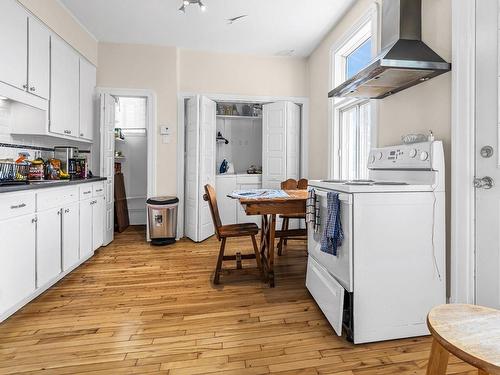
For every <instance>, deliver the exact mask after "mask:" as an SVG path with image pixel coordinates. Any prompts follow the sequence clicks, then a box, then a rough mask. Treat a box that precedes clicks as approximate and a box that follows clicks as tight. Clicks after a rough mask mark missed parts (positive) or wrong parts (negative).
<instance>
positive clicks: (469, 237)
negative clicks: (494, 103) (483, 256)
mask: <svg viewBox="0 0 500 375" xmlns="http://www.w3.org/2000/svg"><path fill="white" fill-rule="evenodd" d="M476 1H477V0H474V1H471V0H453V1H452V4H451V7H452V66H453V69H452V114H451V118H452V120H451V161H452V162H451V163H452V164H451V254H450V258H451V259H450V302H451V303H475V300H476V296H475V285H476V280H475V267H476V262H475V227H474V225H475V214H476V213H475V188H474V187H473V184H472V181H473V179H474V175H475V134H474V132H475V123H476V119H475V113H476V103H475V101H476V95H475V89H476V71H475V69H476Z"/></svg>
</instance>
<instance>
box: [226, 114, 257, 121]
mask: <svg viewBox="0 0 500 375" xmlns="http://www.w3.org/2000/svg"><path fill="white" fill-rule="evenodd" d="M217 118H227V119H253V120H259V119H261V118H262V116H230V115H217Z"/></svg>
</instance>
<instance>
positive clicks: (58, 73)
mask: <svg viewBox="0 0 500 375" xmlns="http://www.w3.org/2000/svg"><path fill="white" fill-rule="evenodd" d="M50 57H51V59H50V61H51V74H50V120H49V131H50V132H51V133H55V134H60V135H65V136H70V137H78V134H79V133H78V130H79V121H80V112H79V108H80V79H79V76H80V58H79V56H78V55H77V54H76V53H75V51H73V49H72V48H71V47H70V46H69V45H67V44H66V43H65V42H64V41H62V40H61V39H59V38H57V37H52V39H51V48H50Z"/></svg>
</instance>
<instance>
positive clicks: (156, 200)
mask: <svg viewBox="0 0 500 375" xmlns="http://www.w3.org/2000/svg"><path fill="white" fill-rule="evenodd" d="M146 203H147V204H157V205H160V206H161V205H167V204H174V203H179V198H177V197H174V196H172V195H165V196H163V197H152V198H149V199H148V200H147V201H146Z"/></svg>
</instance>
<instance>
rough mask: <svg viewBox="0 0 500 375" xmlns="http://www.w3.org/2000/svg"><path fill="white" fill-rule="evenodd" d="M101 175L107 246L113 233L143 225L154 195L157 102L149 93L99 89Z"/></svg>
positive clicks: (145, 222)
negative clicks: (103, 183) (147, 207)
mask: <svg viewBox="0 0 500 375" xmlns="http://www.w3.org/2000/svg"><path fill="white" fill-rule="evenodd" d="M100 92H101V121H100V133H101V142H100V152H99V154H100V166H101V167H100V171H101V175H102V176H103V177H106V178H107V189H106V228H105V239H106V240H105V243H106V244H108V243H110V242H111V241H112V240H113V233H114V231H119V232H121V231H123V230H124V229H125V228H126V227H128V226H129V225H146V224H147V213H146V200H147V198H148V197H151V196H153V195H154V194H155V190H156V187H155V168H156V146H155V145H156V143H155V142H156V140H155V136H156V132H155V126H154V124H155V121H156V120H155V118H156V111H155V107H156V98H155V96H154V94H153V93H152V92H150V91H148V90H121V89H102V90H100Z"/></svg>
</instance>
